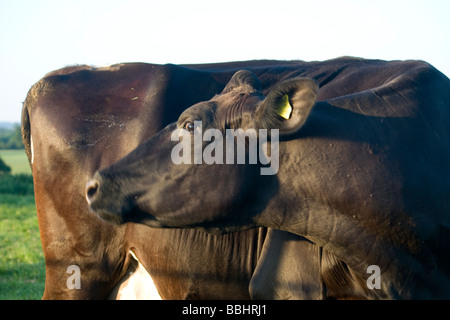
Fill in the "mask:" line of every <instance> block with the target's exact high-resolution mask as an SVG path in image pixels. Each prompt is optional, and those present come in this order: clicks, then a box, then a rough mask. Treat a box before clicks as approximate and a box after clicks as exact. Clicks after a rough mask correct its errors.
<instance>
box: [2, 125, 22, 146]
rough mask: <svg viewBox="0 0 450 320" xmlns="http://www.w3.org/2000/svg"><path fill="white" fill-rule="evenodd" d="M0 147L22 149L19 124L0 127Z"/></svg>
mask: <svg viewBox="0 0 450 320" xmlns="http://www.w3.org/2000/svg"><path fill="white" fill-rule="evenodd" d="M0 149H24V146H23V142H22V133H21V130H20V126H19V125H16V126H14V127H13V128H12V129H9V128H0Z"/></svg>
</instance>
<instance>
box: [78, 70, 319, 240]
mask: <svg viewBox="0 0 450 320" xmlns="http://www.w3.org/2000/svg"><path fill="white" fill-rule="evenodd" d="M316 92H317V85H316V84H315V82H314V81H312V80H311V79H305V78H294V79H290V80H287V81H283V82H280V83H278V84H277V85H275V86H274V87H272V88H271V89H270V91H269V92H268V93H267V95H266V96H265V95H264V94H263V92H262V90H261V84H260V82H259V80H258V78H257V77H256V76H255V75H254V74H253V73H251V72H250V71H238V72H237V73H236V74H235V75H234V76H233V77H232V79H231V80H230V81H229V83H228V84H227V85H226V87H225V88H224V89H223V91H222V92H221V93H220V94H219V95H216V96H215V97H213V98H212V99H211V100H209V101H206V102H201V103H198V104H195V105H193V106H192V107H190V108H189V109H187V110H186V111H185V112H183V113H182V114H181V116H180V117H179V119H178V121H177V123H173V124H171V125H169V126H168V127H166V128H165V129H163V130H162V131H160V132H159V134H157V135H156V136H155V137H154V138H152V139H150V140H149V141H147V142H146V143H144V144H142V145H140V146H139V147H138V148H137V149H135V150H134V151H133V152H132V153H130V154H129V155H128V156H126V157H125V158H123V159H122V160H120V161H119V162H117V163H116V164H114V165H112V166H111V167H109V168H106V169H104V170H101V171H99V172H97V173H96V174H95V176H94V177H93V179H92V180H91V181H89V182H88V185H87V191H86V192H87V200H88V202H89V204H90V206H91V208H92V209H93V210H94V211H96V212H97V213H98V214H99V216H100V217H102V218H103V219H105V220H109V221H112V222H115V223H124V222H127V221H133V222H139V223H143V224H146V225H149V226H153V227H200V228H205V229H209V230H210V231H211V232H213V231H214V230H216V229H211V228H210V224H209V222H210V221H212V220H214V226H215V227H217V226H218V225H220V227H221V228H220V229H221V231H224V230H226V231H234V230H237V229H244V228H249V227H252V226H254V223H253V220H252V217H254V216H256V215H258V213H259V212H260V211H262V210H263V209H264V207H265V205H266V204H265V203H264V201H263V200H261V198H262V197H260V196H259V195H260V194H261V192H264V193H265V194H267V195H269V196H267V197H264V199H269V198H270V194H274V193H276V192H277V179H276V176H275V175H274V174H275V173H276V172H277V170H278V168H277V165H278V163H277V161H278V159H276V157H277V156H278V149H277V148H278V146H277V144H278V141H279V138H280V137H281V138H283V137H284V136H287V135H290V134H292V133H294V132H297V131H298V130H299V128H301V127H302V126H303V124H304V123H305V121H306V119H307V118H308V115H309V113H310V111H311V108H312V107H313V105H314V103H315V99H316ZM242 150H244V151H243V152H242ZM240 152H241V153H240ZM269 154H270V155H269ZM230 215H233V217H232V218H233V219H232V220H233V227H231V226H228V225H227V221H230ZM217 230H218V229H217Z"/></svg>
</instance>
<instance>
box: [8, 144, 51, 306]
mask: <svg viewBox="0 0 450 320" xmlns="http://www.w3.org/2000/svg"><path fill="white" fill-rule="evenodd" d="M0 156H1V157H2V159H3V160H4V161H5V163H7V164H8V165H9V166H10V167H11V169H12V172H13V173H14V174H13V175H9V174H8V175H0V300H29V299H40V298H41V297H42V294H43V292H44V282H45V262H44V254H43V252H42V246H41V240H40V236H39V227H38V223H37V216H36V206H35V202H34V195H33V181H32V178H31V176H30V175H29V173H30V168H29V166H28V160H27V157H26V155H25V152H24V151H23V150H7V152H5V150H0ZM27 170H28V172H27ZM26 173H28V174H26Z"/></svg>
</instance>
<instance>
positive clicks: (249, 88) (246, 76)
mask: <svg viewBox="0 0 450 320" xmlns="http://www.w3.org/2000/svg"><path fill="white" fill-rule="evenodd" d="M235 89H239V90H240V91H242V92H244V93H248V94H252V93H257V92H260V91H261V82H260V81H259V79H258V77H257V76H256V75H255V74H254V73H253V72H251V71H248V70H239V71H237V72H236V73H235V74H234V75H233V77H232V78H231V79H230V81H229V82H228V84H227V85H226V86H225V88H224V89H223V91H222V93H221V94H226V93H229V92H231V91H233V90H235Z"/></svg>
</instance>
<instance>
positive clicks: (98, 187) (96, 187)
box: [85, 172, 127, 224]
mask: <svg viewBox="0 0 450 320" xmlns="http://www.w3.org/2000/svg"><path fill="white" fill-rule="evenodd" d="M85 192H86V201H87V203H88V205H89V207H90V209H91V210H92V211H93V212H95V213H96V214H97V215H98V216H99V217H100V218H101V219H103V220H106V221H109V222H112V223H114V224H121V223H124V222H125V221H124V218H123V214H124V212H125V211H127V210H124V207H126V205H127V204H126V201H125V200H124V197H123V196H122V195H121V193H120V190H118V189H117V187H116V186H115V184H114V183H111V181H109V179H106V180H105V179H103V178H102V177H101V175H100V174H99V173H98V172H97V173H96V174H95V175H94V177H93V178H92V179H91V180H89V181H88V182H87V184H86V189H85Z"/></svg>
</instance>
